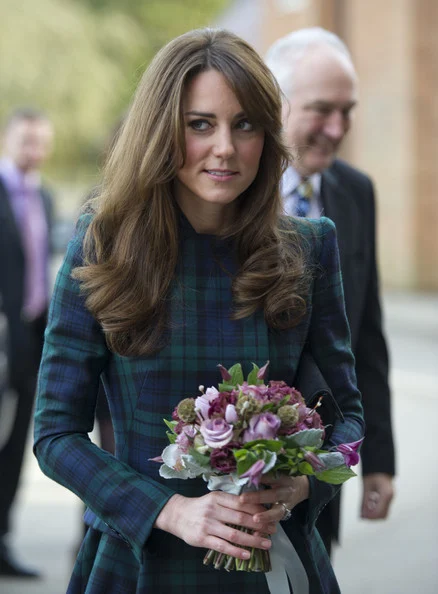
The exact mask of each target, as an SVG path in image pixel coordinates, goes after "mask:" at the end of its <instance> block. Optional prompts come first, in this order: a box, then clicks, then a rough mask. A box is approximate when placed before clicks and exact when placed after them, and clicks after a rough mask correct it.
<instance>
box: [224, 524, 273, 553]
mask: <svg viewBox="0 0 438 594" xmlns="http://www.w3.org/2000/svg"><path fill="white" fill-rule="evenodd" d="M215 529H216V530H215V532H216V536H218V537H219V538H222V539H223V540H226V541H227V542H229V543H233V544H234V545H238V546H242V547H250V548H252V547H255V548H257V549H266V550H267V549H270V548H271V541H270V539H269V538H266V537H265V536H263V535H262V534H260V533H257V534H253V533H252V531H250V532H245V531H242V530H239V529H238V528H234V527H233V526H227V525H226V524H219V525H218V526H215Z"/></svg>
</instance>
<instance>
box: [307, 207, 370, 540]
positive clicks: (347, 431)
mask: <svg viewBox="0 0 438 594" xmlns="http://www.w3.org/2000/svg"><path fill="white" fill-rule="evenodd" d="M317 225H318V231H317V233H316V245H318V244H319V246H320V249H319V257H318V259H317V262H316V270H315V280H314V285H313V293H312V302H311V304H310V307H311V319H310V326H309V333H308V348H309V349H310V352H311V354H312V355H313V357H314V359H315V362H316V364H317V365H318V367H319V369H320V371H321V373H322V375H323V377H324V379H325V380H326V382H327V384H328V386H329V388H330V390H331V391H332V393H333V396H334V398H335V400H336V402H337V404H338V406H339V409H340V411H341V412H342V415H343V420H342V419H340V418H337V419H336V421H335V423H334V427H333V432H332V434H331V436H330V439H329V440H328V442H327V443H326V445H325V447H327V448H330V447H331V446H335V445H339V444H341V443H350V442H353V441H356V440H359V439H361V437H363V433H364V420H363V410H362V404H361V395H360V392H359V390H358V389H357V385H356V375H355V369H354V357H353V354H352V351H351V344H350V329H349V326H348V322H347V318H346V313H345V305H344V293H343V287H342V277H341V271H340V262H339V252H338V244H337V240H336V230H335V226H334V224H333V222H332V221H331V220H329V219H327V218H325V217H323V218H321V219H320V220H319V221H318V223H317ZM309 482H310V493H309V499H308V500H307V501H305V502H303V503H302V504H300V505H299V506H297V508H296V509H297V514H298V517H299V518H300V519H301V521H302V522H303V523H304V524H305V526H306V529H307V530H309V531H310V530H312V528H313V526H314V524H315V521H316V519H317V517H318V515H319V514H320V512H321V511H322V509H323V508H324V507H325V505H326V504H327V503H328V502H329V501H330V499H332V498H333V497H334V495H335V494H336V493H337V492H338V490H339V488H340V486H339V485H331V484H328V483H324V482H322V481H319V480H318V479H316V478H315V477H309Z"/></svg>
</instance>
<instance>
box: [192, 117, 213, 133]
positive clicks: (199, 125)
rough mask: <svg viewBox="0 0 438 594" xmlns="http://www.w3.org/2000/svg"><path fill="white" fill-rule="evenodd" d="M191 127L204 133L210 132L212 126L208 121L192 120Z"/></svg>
mask: <svg viewBox="0 0 438 594" xmlns="http://www.w3.org/2000/svg"><path fill="white" fill-rule="evenodd" d="M189 126H190V128H192V129H193V130H197V131H198V132H203V131H204V130H208V129H209V128H210V124H209V122H207V120H192V121H191V122H189Z"/></svg>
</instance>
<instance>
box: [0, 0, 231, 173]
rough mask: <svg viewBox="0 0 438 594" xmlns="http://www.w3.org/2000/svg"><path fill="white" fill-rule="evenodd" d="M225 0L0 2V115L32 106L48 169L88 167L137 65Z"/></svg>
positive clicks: (205, 20) (206, 20)
mask: <svg viewBox="0 0 438 594" xmlns="http://www.w3.org/2000/svg"><path fill="white" fill-rule="evenodd" d="M228 3H229V2H228V0H144V1H143V2H138V0H124V2H123V3H122V2H120V1H119V0H38V1H37V2H35V0H19V1H17V0H2V16H3V19H4V22H5V23H7V26H5V27H3V31H2V35H1V36H0V72H1V77H0V118H1V119H3V118H4V117H5V116H6V115H7V113H9V112H10V111H11V110H12V109H13V108H15V107H17V106H23V105H34V106H37V107H40V108H42V109H44V110H45V111H46V112H47V113H48V114H49V115H50V117H52V118H53V120H54V123H55V127H56V151H55V155H54V158H53V159H52V169H53V170H54V171H55V170H57V171H62V172H63V173H65V172H66V171H69V172H70V173H71V171H72V170H74V169H82V168H83V167H84V166H86V165H90V166H91V167H93V168H94V167H95V166H96V162H97V159H98V155H99V153H100V151H101V150H102V148H103V145H104V142H105V139H106V137H107V135H108V133H109V131H110V130H111V129H112V127H113V126H114V123H115V122H116V121H117V119H118V118H119V117H120V114H121V113H122V112H123V111H124V109H125V108H126V106H127V104H128V102H129V100H130V97H131V96H132V93H133V91H134V89H135V86H136V84H137V82H138V79H139V78H140V76H141V74H142V72H143V70H144V68H145V67H146V66H147V64H148V63H149V61H150V59H151V58H152V56H153V55H154V54H155V53H156V51H157V50H158V49H159V48H160V47H161V46H162V45H163V44H164V43H166V42H167V41H168V40H169V39H171V38H173V37H175V36H176V35H179V34H181V33H183V32H184V31H187V30H189V29H192V28H195V27H198V26H205V25H208V24H210V23H211V22H212V20H213V19H214V17H215V16H216V15H217V14H219V12H220V10H223V9H224V8H225V7H226V6H227V4H228Z"/></svg>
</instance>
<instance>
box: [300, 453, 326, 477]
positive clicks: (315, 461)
mask: <svg viewBox="0 0 438 594" xmlns="http://www.w3.org/2000/svg"><path fill="white" fill-rule="evenodd" d="M304 460H306V462H308V463H309V464H310V466H311V467H312V468H313V470H315V471H316V472H320V471H321V470H323V469H324V468H325V464H324V462H322V461H321V460H320V459H319V458H318V456H317V455H316V454H314V453H313V452H308V451H304Z"/></svg>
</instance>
